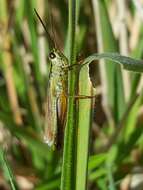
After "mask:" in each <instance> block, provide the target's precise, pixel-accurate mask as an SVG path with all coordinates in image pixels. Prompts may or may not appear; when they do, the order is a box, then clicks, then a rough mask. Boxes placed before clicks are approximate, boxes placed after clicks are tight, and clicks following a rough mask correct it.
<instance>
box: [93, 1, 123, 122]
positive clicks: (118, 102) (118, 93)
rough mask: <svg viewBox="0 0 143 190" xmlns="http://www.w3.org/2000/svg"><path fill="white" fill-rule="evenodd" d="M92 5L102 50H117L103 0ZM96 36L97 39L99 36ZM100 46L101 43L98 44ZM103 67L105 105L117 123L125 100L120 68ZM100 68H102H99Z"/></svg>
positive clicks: (109, 61)
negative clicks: (105, 91)
mask: <svg viewBox="0 0 143 190" xmlns="http://www.w3.org/2000/svg"><path fill="white" fill-rule="evenodd" d="M93 4H94V6H97V7H98V11H99V15H98V17H99V26H97V27H99V28H100V30H101V31H100V34H99V33H97V34H98V35H100V36H101V38H102V41H101V42H99V43H102V52H118V43H117V41H116V40H115V37H114V34H113V31H112V26H111V23H110V19H109V15H108V10H107V6H106V2H105V0H102V1H101V0H96V1H93ZM97 7H96V9H94V10H95V16H97V15H96V14H97ZM100 36H97V39H98V38H100ZM99 43H98V45H99V46H101V44H99ZM102 52H101V51H100V53H102ZM106 62H108V63H112V60H107V61H106ZM104 68H105V77H104V78H106V79H107V80H105V81H102V82H103V83H105V84H106V85H107V100H108V102H107V105H109V107H110V108H111V110H112V115H113V119H114V121H115V123H117V122H118V121H119V120H120V118H121V116H122V114H123V112H124V107H125V100H124V89H123V80H122V75H121V70H120V68H119V66H118V65H114V64H106V63H105V65H104ZM101 69H102V68H101Z"/></svg>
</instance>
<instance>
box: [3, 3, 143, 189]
mask: <svg viewBox="0 0 143 190" xmlns="http://www.w3.org/2000/svg"><path fill="white" fill-rule="evenodd" d="M142 6H143V2H142V1H134V0H132V1H126V0H91V1H90V0H86V1H83V0H80V1H78V4H77V13H78V24H77V36H76V45H77V55H78V56H79V55H80V54H81V55H82V56H81V55H80V56H81V57H82V58H81V59H83V60H84V57H87V56H89V55H90V54H92V53H95V52H99V53H101V52H118V53H120V54H123V55H127V56H130V57H134V58H138V59H142V56H143V27H142V23H143V16H142V15H143V14H142V13H143V8H142ZM34 8H36V10H37V11H38V13H39V15H40V16H41V18H42V19H43V21H44V23H45V24H46V26H47V29H48V31H49V32H50V33H51V34H52V37H53V38H54V40H55V41H56V43H57V44H58V47H59V49H60V50H61V51H63V52H64V53H65V55H66V54H67V51H68V46H69V44H68V43H69V42H68V41H67V30H68V16H67V15H68V2H67V1H64V0H62V1H56V0H52V1H46V0H45V1H44V0H31V1H26V0H20V1H16V0H7V1H6V0H0V143H1V152H0V154H1V155H0V165H1V172H0V189H6V190H7V189H10V186H11V188H12V186H15V187H14V188H16V189H23V190H30V189H37V190H44V189H50V190H52V189H59V186H60V176H61V163H62V153H61V152H56V151H52V150H50V149H49V148H48V147H47V145H46V144H44V143H42V141H41V138H42V130H43V122H44V105H45V97H46V89H47V83H48V72H49V70H48V53H49V46H48V40H47V37H46V34H45V32H44V30H43V28H42V26H41V24H40V23H39V21H38V20H37V17H36V15H35V13H34ZM53 31H54V34H53ZM97 63H98V62H97V61H96V62H94V63H91V64H90V69H89V70H90V77H91V81H92V84H93V86H94V87H95V88H96V100H95V105H94V106H93V112H94V113H93V120H92V128H91V131H90V142H89V155H90V156H89V164H88V182H87V189H89V190H96V189H97V190H98V189H101V190H106V189H112V190H114V189H121V190H123V189H125V188H126V189H133V187H135V190H136V189H139V188H140V189H143V188H142V186H143V167H142V163H143V159H142V158H143V135H142V130H143V106H142V105H143V104H142V103H143V88H142V86H143V82H142V80H143V78H142V76H141V74H138V73H133V72H128V71H124V70H123V69H122V68H121V67H120V66H119V65H116V64H112V61H106V62H105V61H103V60H102V61H99V64H97ZM137 179H138V182H137ZM10 184H11V185H10ZM14 188H12V189H14Z"/></svg>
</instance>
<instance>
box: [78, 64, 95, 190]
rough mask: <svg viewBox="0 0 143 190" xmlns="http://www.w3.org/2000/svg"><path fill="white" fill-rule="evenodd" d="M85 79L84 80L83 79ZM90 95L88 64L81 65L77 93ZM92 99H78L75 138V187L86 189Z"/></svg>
mask: <svg viewBox="0 0 143 190" xmlns="http://www.w3.org/2000/svg"><path fill="white" fill-rule="evenodd" d="M85 79H86V80H85ZM82 94H84V95H85V96H86V95H87V96H91V95H93V94H92V85H91V81H90V78H89V68H88V66H85V67H82V69H81V70H80V76H79V95H82ZM92 100H93V99H81V100H80V99H79V100H77V101H78V102H79V110H78V118H79V120H78V139H77V167H76V189H77V190H78V189H83V190H84V189H86V182H87V168H88V167H87V163H88V152H89V150H88V148H89V133H90V126H91V113H92Z"/></svg>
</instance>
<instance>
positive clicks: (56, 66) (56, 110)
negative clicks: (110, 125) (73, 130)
mask: <svg viewBox="0 0 143 190" xmlns="http://www.w3.org/2000/svg"><path fill="white" fill-rule="evenodd" d="M35 13H36V15H37V17H38V19H39V20H40V22H41V24H42V25H43V27H44V29H45V31H46V33H47V35H48V38H49V39H50V42H51V44H52V45H53V46H54V43H53V41H52V38H51V37H50V34H49V32H48V31H47V29H46V26H45V25H44V23H43V21H42V19H41V18H40V16H39V14H38V13H37V11H36V10H35ZM49 61H50V63H51V64H50V65H51V66H50V74H49V81H48V88H47V89H48V90H47V100H46V114H45V124H44V141H45V142H46V143H47V144H48V145H49V146H50V147H56V148H60V147H61V146H62V142H61V141H62V139H63V137H62V136H63V131H64V128H65V124H66V112H67V90H68V88H67V87H68V66H69V64H68V60H67V58H66V57H65V56H64V55H63V53H61V52H60V51H59V50H58V49H57V48H55V47H54V48H53V49H51V51H50V53H49Z"/></svg>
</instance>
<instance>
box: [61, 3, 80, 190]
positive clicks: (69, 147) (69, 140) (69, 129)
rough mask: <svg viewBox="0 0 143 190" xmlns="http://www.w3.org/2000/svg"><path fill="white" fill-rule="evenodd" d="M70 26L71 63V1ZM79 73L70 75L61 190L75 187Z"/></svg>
mask: <svg viewBox="0 0 143 190" xmlns="http://www.w3.org/2000/svg"><path fill="white" fill-rule="evenodd" d="M68 6H69V25H68V43H69V44H68V47H69V49H68V51H67V52H68V58H69V63H70V65H71V64H74V63H75V61H76V42H75V35H76V20H77V18H76V0H69V5H68ZM76 84H77V73H76V72H75V70H73V71H71V73H70V75H69V94H70V95H71V96H73V97H71V98H69V100H68V112H67V113H68V114H67V124H66V129H65V137H64V152H63V166H62V177H61V190H72V189H74V186H75V158H76V115H75V111H76V105H75V99H74V95H75V91H76Z"/></svg>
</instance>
